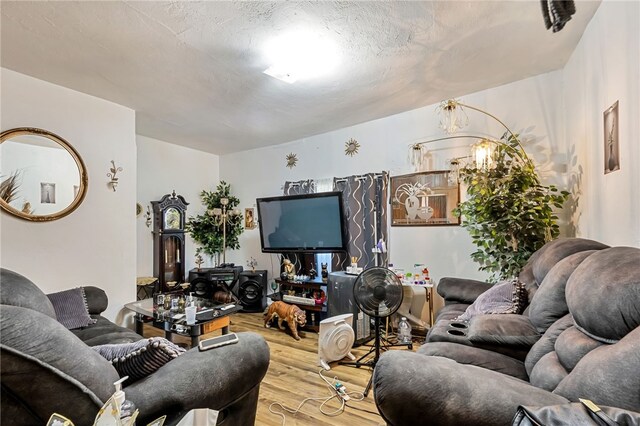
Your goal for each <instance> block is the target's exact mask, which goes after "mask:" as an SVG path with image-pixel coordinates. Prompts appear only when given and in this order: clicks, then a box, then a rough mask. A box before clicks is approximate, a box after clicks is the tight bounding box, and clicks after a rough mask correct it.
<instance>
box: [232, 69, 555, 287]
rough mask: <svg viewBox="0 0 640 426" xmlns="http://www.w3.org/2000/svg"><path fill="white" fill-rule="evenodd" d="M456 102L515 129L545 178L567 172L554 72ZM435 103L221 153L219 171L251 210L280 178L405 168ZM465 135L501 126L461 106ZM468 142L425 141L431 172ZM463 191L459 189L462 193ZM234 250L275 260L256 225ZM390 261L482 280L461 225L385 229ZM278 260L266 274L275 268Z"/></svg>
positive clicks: (235, 256)
mask: <svg viewBox="0 0 640 426" xmlns="http://www.w3.org/2000/svg"><path fill="white" fill-rule="evenodd" d="M463 101H465V102H467V103H469V104H470V105H473V106H477V107H480V108H483V109H486V110H488V111H490V112H491V113H493V114H495V115H497V116H498V117H500V118H501V119H503V121H505V122H506V123H508V124H509V126H510V127H512V129H513V130H514V131H515V132H522V133H523V135H524V139H526V141H527V142H526V143H525V147H526V149H527V151H528V152H530V153H531V155H532V156H533V157H534V158H535V160H536V162H537V164H539V165H540V170H541V172H542V174H543V175H544V176H545V181H547V182H553V183H559V184H561V185H563V184H564V182H563V178H564V173H558V170H561V171H564V170H566V164H564V163H565V161H566V155H565V154H566V153H565V148H564V146H563V144H562V143H561V141H560V140H559V136H560V135H561V134H562V122H563V119H562V109H561V108H560V106H561V73H560V72H553V73H549V74H544V75H540V76H537V77H534V78H529V79H526V80H522V81H519V82H516V83H513V84H508V85H505V86H501V87H498V88H494V89H489V90H486V91H483V92H478V93H475V94H472V95H468V96H464V97H463ZM435 108H436V105H430V106H427V107H424V108H420V109H416V110H413V111H408V112H405V113H402V114H398V115H395V116H391V117H386V118H383V119H380V120H376V121H371V122H367V123H363V124H359V125H356V126H352V127H349V128H346V129H341V130H337V131H333V132H329V133H325V134H322V135H317V136H312V137H308V138H305V139H301V140H297V141H294V142H290V143H285V144H282V145H278V146H273V147H268V148H263V149H257V150H253V151H245V152H241V153H236V154H230V155H224V156H222V157H221V161H220V176H221V179H224V180H226V181H227V182H229V183H231V184H232V188H234V191H235V192H236V195H238V197H239V198H240V200H241V202H242V207H251V206H253V205H254V203H255V198H257V197H265V196H273V195H280V194H281V193H282V188H281V187H282V184H283V183H284V181H286V180H299V179H305V178H328V177H333V176H347V175H351V174H358V173H365V172H376V171H380V170H389V171H390V173H391V175H392V176H394V175H401V174H405V173H410V172H412V171H413V170H412V169H411V166H410V164H409V161H408V151H409V145H410V144H411V143H414V142H417V141H420V140H427V139H430V138H433V137H437V136H442V131H441V130H440V129H439V128H438V121H439V119H438V116H437V114H436V111H435ZM467 113H468V115H469V121H470V126H469V127H468V129H467V130H468V131H469V132H471V133H483V134H486V133H489V134H492V135H496V136H497V137H499V136H500V135H501V134H502V133H503V132H504V130H503V129H502V128H501V127H500V125H499V124H497V123H495V122H493V121H492V120H491V119H488V118H487V117H486V116H484V115H482V114H479V113H475V112H474V111H468V112H467ZM350 138H354V139H356V140H357V141H358V142H359V143H360V144H361V147H360V150H359V153H358V154H357V155H355V156H354V157H349V156H346V155H345V153H344V144H345V142H346V141H347V140H349V139H350ZM470 142H473V141H469V140H454V141H447V142H441V143H434V144H430V145H429V149H430V160H429V163H430V167H429V168H430V169H431V170H442V169H444V168H446V167H447V166H446V164H447V162H446V160H447V159H450V158H454V157H457V156H460V155H465V154H466V153H468V149H467V148H466V146H467V145H468V144H469V143H470ZM289 153H295V154H297V157H298V159H299V161H298V165H297V167H295V168H293V169H289V168H287V167H285V156H286V155H287V154H289ZM463 192H464V191H463ZM240 245H241V249H240V250H237V251H233V252H229V253H227V260H228V261H229V260H231V261H233V262H236V263H240V264H243V265H244V264H245V263H246V260H247V259H249V257H251V256H253V257H256V258H257V259H258V261H259V263H260V266H259V267H260V268H261V269H262V268H266V269H271V265H272V263H277V261H276V260H274V257H271V256H269V255H266V254H262V253H260V238H259V234H258V230H257V229H256V230H252V231H245V232H244V234H243V235H242V236H241V238H240ZM388 246H389V251H390V261H391V262H392V263H393V264H394V265H395V266H397V267H404V268H405V269H407V270H410V269H409V268H410V267H411V266H412V265H413V264H414V263H425V264H426V265H427V266H428V267H429V269H430V271H431V275H432V277H433V278H434V279H436V280H437V279H439V278H441V277H443V276H463V277H477V278H484V277H485V276H486V275H485V274H484V273H480V272H478V267H477V265H476V264H474V263H473V262H472V261H471V260H470V254H471V253H472V252H473V251H474V246H473V245H472V243H471V240H470V238H469V236H468V233H467V231H466V230H465V229H464V228H462V227H410V228H402V227H392V228H391V234H390V241H389V244H388ZM277 266H278V265H277V264H275V265H274V269H273V270H272V272H277Z"/></svg>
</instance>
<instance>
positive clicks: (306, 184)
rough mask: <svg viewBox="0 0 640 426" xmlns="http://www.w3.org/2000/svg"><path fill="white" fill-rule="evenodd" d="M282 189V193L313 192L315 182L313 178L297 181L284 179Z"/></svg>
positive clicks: (314, 190) (298, 193)
mask: <svg viewBox="0 0 640 426" xmlns="http://www.w3.org/2000/svg"><path fill="white" fill-rule="evenodd" d="M283 189H284V195H300V194H313V193H315V192H316V183H315V181H314V180H313V179H307V180H299V181H297V182H289V181H286V182H285V183H284V187H283Z"/></svg>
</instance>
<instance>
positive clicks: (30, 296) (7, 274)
mask: <svg viewBox="0 0 640 426" xmlns="http://www.w3.org/2000/svg"><path fill="white" fill-rule="evenodd" d="M0 282H1V283H2V285H0V304H2V305H11V306H20V307H23V308H29V309H33V310H34V311H38V312H40V313H42V314H44V315H47V316H49V317H51V318H53V319H56V312H55V311H54V310H53V306H52V305H51V301H50V300H49V298H47V296H46V295H45V294H44V293H43V292H42V290H40V289H39V288H38V286H36V285H35V284H34V283H32V282H31V281H30V280H29V279H28V278H26V277H24V276H22V275H20V274H18V273H16V272H13V271H10V270H8V269H3V268H0Z"/></svg>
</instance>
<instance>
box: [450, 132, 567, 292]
mask: <svg viewBox="0 0 640 426" xmlns="http://www.w3.org/2000/svg"><path fill="white" fill-rule="evenodd" d="M494 142H495V143H496V145H497V148H496V151H495V154H494V156H493V165H492V166H490V167H483V166H481V165H477V164H469V165H467V166H465V167H462V168H461V170H460V178H461V180H462V182H463V183H464V184H465V185H466V186H467V199H466V200H465V201H464V202H462V203H460V204H459V206H458V207H457V208H456V209H455V210H454V213H455V214H456V215H457V216H462V217H463V218H464V221H463V222H462V226H463V227H465V228H467V230H468V231H469V234H470V235H471V239H472V240H473V243H474V244H475V246H476V247H477V250H476V251H475V252H474V253H472V255H471V257H472V259H473V260H474V261H476V262H478V263H479V264H480V270H482V271H487V272H489V273H491V276H490V280H491V281H496V280H497V279H506V278H511V277H514V276H517V275H518V273H519V272H520V270H521V269H522V267H523V266H524V265H525V263H526V262H527V260H528V259H529V257H530V256H531V254H532V253H533V252H534V251H536V250H538V249H539V248H540V247H542V246H543V245H544V244H545V243H546V242H547V241H550V240H552V239H554V238H556V237H557V236H558V235H559V232H560V231H559V227H558V224H557V220H558V217H557V216H556V214H555V212H554V207H555V208H562V205H563V204H564V202H565V201H566V200H567V197H568V195H569V193H568V192H567V191H559V190H558V189H557V188H556V186H555V185H542V184H541V183H540V177H539V176H538V174H537V172H536V170H535V167H534V164H533V161H532V160H531V159H530V158H529V157H528V156H527V154H526V152H525V151H524V149H523V148H522V146H521V145H520V142H519V141H518V139H517V136H516V135H513V134H510V136H507V134H506V133H505V135H503V136H502V139H501V141H494Z"/></svg>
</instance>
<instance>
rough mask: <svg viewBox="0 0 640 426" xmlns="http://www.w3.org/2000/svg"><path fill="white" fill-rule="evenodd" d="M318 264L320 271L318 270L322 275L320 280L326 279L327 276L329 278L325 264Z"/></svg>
mask: <svg viewBox="0 0 640 426" xmlns="http://www.w3.org/2000/svg"><path fill="white" fill-rule="evenodd" d="M320 266H321V267H322V271H321V272H320V273H321V275H322V281H327V278H329V272H328V271H327V264H326V263H321V264H320Z"/></svg>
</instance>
